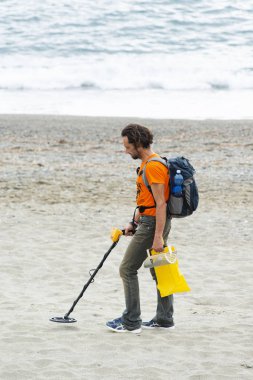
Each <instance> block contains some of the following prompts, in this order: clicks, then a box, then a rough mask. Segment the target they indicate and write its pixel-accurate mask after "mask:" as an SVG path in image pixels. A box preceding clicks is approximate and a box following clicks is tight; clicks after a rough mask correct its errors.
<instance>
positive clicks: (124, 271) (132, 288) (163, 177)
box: [106, 124, 174, 333]
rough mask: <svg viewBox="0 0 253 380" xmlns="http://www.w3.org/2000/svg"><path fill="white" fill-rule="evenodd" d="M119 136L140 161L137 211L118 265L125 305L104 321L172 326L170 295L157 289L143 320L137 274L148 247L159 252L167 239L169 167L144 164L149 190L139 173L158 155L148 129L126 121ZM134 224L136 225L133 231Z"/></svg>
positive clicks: (128, 328)
mask: <svg viewBox="0 0 253 380" xmlns="http://www.w3.org/2000/svg"><path fill="white" fill-rule="evenodd" d="M121 136H122V138H123V145H124V147H125V152H126V153H127V154H130V156H131V157H132V158H133V159H134V160H136V159H140V160H141V161H142V162H141V166H140V169H139V172H138V175H137V180H136V185H137V196H136V202H137V210H138V211H137V212H135V213H134V218H133V221H131V222H130V223H129V224H128V225H127V226H126V228H125V234H126V235H133V238H132V240H131V242H130V244H129V246H128V248H127V250H126V253H125V256H124V258H123V260H122V263H121V265H120V276H121V278H122V280H123V286H124V292H125V302H126V309H125V311H124V312H123V314H122V316H121V317H120V318H116V319H114V320H112V321H109V322H107V323H106V326H107V327H108V328H109V329H111V330H113V331H115V332H131V333H140V332H141V328H142V327H143V328H150V329H152V328H153V329H157V328H166V329H169V328H173V327H174V322H173V295H170V296H168V297H163V298H162V297H161V296H160V293H159V291H158V290H157V310H156V315H155V317H154V318H153V319H152V320H151V321H149V322H142V320H141V310H140V298H139V283H138V275H137V271H138V269H139V268H140V267H141V266H142V264H143V262H144V260H145V259H146V257H147V249H149V248H152V249H154V250H155V251H157V252H162V251H163V247H164V244H165V243H166V242H167V238H168V234H169V231H170V227H171V220H170V219H168V218H167V216H166V202H167V200H168V198H169V178H168V170H167V168H166V167H165V166H164V165H162V164H161V163H160V162H152V161H151V162H149V163H148V164H147V166H146V176H147V179H148V182H149V184H150V185H151V190H152V193H151V192H150V191H149V190H148V188H147V187H146V186H145V185H144V182H143V180H142V176H141V173H142V170H143V167H144V165H145V164H146V162H147V161H148V160H149V159H150V158H152V157H155V156H158V155H157V154H156V153H155V152H153V150H152V148H151V144H152V142H153V135H152V133H151V131H150V130H149V129H148V128H146V127H143V126H141V125H138V124H129V125H127V126H126V127H125V128H124V129H123V131H122V133H121ZM140 206H142V207H140ZM138 207H139V208H138ZM136 226H138V227H137V230H136V232H135V228H136ZM134 232H135V233H134ZM133 233H134V234H133ZM151 274H152V276H153V278H154V279H155V280H156V277H155V271H154V269H152V270H151Z"/></svg>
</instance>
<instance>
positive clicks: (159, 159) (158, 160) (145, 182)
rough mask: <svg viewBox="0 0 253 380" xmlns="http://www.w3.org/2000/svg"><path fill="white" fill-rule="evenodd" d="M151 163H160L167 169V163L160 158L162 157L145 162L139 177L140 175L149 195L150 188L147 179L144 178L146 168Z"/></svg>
mask: <svg viewBox="0 0 253 380" xmlns="http://www.w3.org/2000/svg"><path fill="white" fill-rule="evenodd" d="M151 161H155V162H160V163H161V164H163V165H164V166H166V168H168V165H167V161H166V160H165V159H164V158H162V157H153V158H150V160H148V161H147V162H146V164H145V165H144V168H143V170H142V171H141V173H140V175H142V179H143V182H144V185H145V186H146V187H147V189H148V190H149V191H150V193H152V190H151V186H150V184H149V183H148V179H147V176H146V166H147V164H148V163H149V162H151Z"/></svg>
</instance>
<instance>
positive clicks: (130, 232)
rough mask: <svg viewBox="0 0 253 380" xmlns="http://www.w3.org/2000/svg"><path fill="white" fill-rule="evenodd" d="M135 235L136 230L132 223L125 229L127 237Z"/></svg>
mask: <svg viewBox="0 0 253 380" xmlns="http://www.w3.org/2000/svg"><path fill="white" fill-rule="evenodd" d="M133 233H134V228H133V225H132V223H128V224H127V226H126V227H125V236H132V235H133Z"/></svg>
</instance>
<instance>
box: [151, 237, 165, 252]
mask: <svg viewBox="0 0 253 380" xmlns="http://www.w3.org/2000/svg"><path fill="white" fill-rule="evenodd" d="M152 249H154V250H155V251H156V252H162V251H163V249H164V241H163V238H162V237H156V236H155V238H154V241H153V245H152Z"/></svg>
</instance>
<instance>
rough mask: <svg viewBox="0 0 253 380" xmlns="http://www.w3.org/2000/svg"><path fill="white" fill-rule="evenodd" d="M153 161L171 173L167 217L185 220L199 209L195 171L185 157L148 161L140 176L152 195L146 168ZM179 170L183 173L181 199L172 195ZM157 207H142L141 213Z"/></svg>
mask: <svg viewBox="0 0 253 380" xmlns="http://www.w3.org/2000/svg"><path fill="white" fill-rule="evenodd" d="M151 161H157V162H160V163H161V164H163V165H164V166H166V168H168V172H169V176H170V179H169V182H170V183H169V185H170V197H169V200H168V202H167V216H168V217H173V218H184V217H186V216H188V215H191V214H192V213H193V212H194V211H195V210H196V209H197V207H198V203H199V193H198V187H197V184H196V181H195V178H194V174H195V169H194V168H193V166H192V165H191V164H190V162H189V160H187V158H185V157H175V158H170V159H167V158H166V157H153V158H151V159H150V160H148V161H147V162H146V164H145V166H144V168H143V170H142V171H141V173H140V174H139V175H141V176H142V179H143V182H144V184H145V186H146V187H147V188H148V190H149V191H150V192H151V194H152V190H151V186H150V185H149V183H148V180H147V176H146V166H147V164H148V163H149V162H151ZM177 170H180V171H181V174H182V176H183V185H182V187H183V191H182V195H181V196H180V197H178V196H177V197H176V196H175V195H173V194H172V192H171V189H172V188H173V186H174V177H175V175H176V173H177ZM154 207H156V206H151V207H145V206H140V207H139V208H140V211H141V212H143V211H144V210H145V209H146V208H154Z"/></svg>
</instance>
